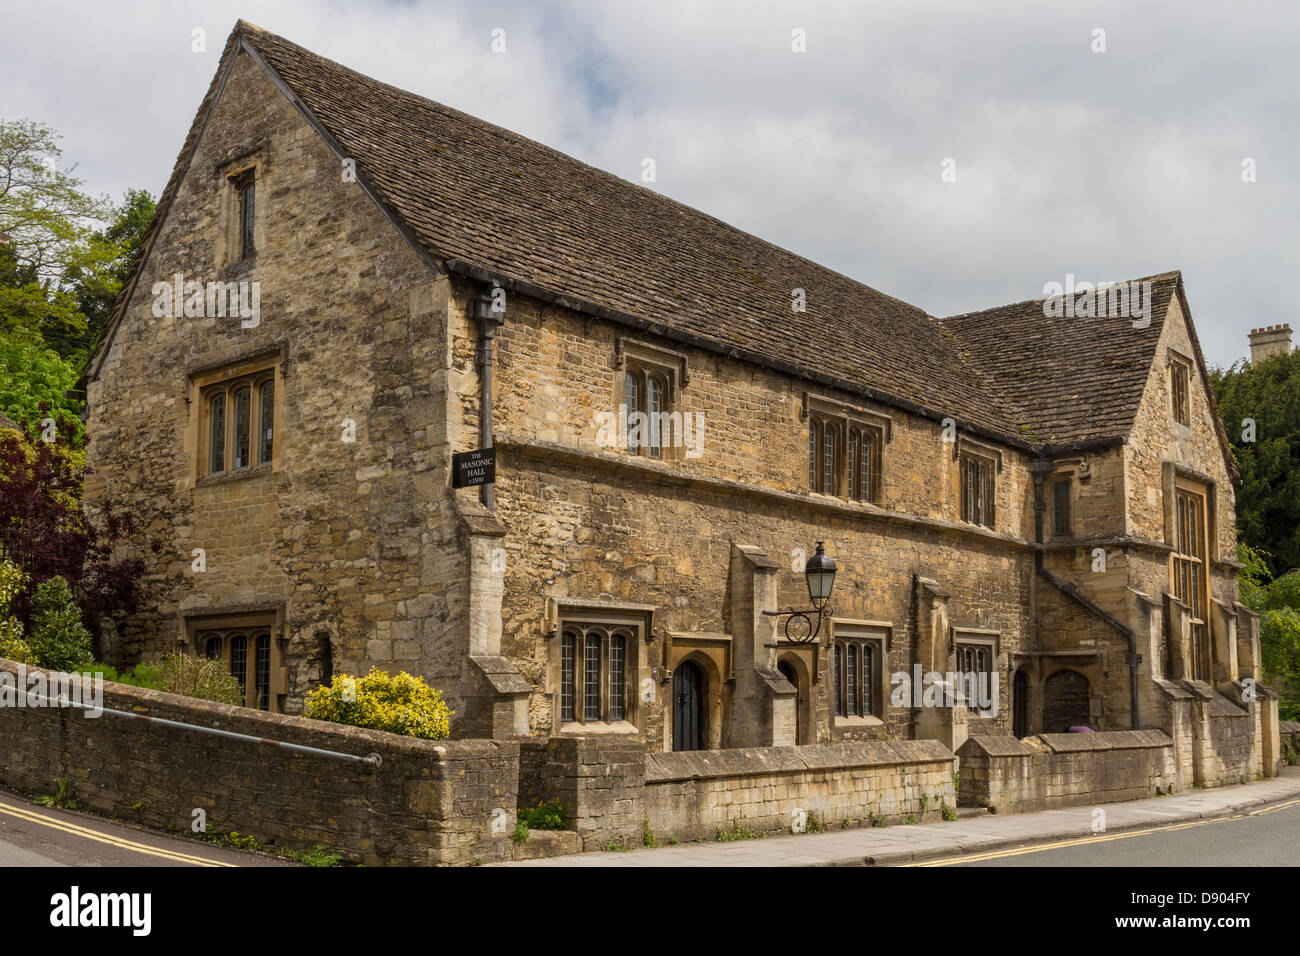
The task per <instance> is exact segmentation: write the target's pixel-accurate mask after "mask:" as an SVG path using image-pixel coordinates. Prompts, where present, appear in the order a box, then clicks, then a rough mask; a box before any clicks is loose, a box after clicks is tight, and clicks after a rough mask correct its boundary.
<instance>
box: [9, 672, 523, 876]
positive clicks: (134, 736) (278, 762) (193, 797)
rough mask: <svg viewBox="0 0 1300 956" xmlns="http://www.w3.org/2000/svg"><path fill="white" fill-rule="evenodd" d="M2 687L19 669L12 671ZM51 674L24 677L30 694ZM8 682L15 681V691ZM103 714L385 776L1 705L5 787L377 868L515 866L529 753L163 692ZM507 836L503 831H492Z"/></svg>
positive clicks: (122, 700) (109, 697)
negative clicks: (523, 769)
mask: <svg viewBox="0 0 1300 956" xmlns="http://www.w3.org/2000/svg"><path fill="white" fill-rule="evenodd" d="M0 672H4V673H0V681H5V682H7V683H9V684H10V685H13V684H14V683H16V682H17V678H18V675H19V665H17V664H15V663H14V662H12V661H8V660H3V659H0ZM38 672H39V673H40V674H49V673H50V672H48V671H39V669H38V668H31V667H28V668H25V669H24V671H23V675H24V678H25V681H26V682H27V686H28V687H30V686H32V684H31V682H32V680H33V678H35V675H36V674H37V673H38ZM5 673H7V674H9V675H13V676H12V677H9V678H6V677H5ZM103 691H104V693H103V699H102V701H101V702H100V703H101V704H102V706H104V707H107V708H112V709H115V710H122V711H127V712H130V713H136V714H143V715H148V716H150V717H159V718H164V719H168V720H175V721H181V722H184V723H191V724H199V725H202V726H205V727H214V728H218V729H221V730H229V731H234V732H236V733H241V734H249V735H252V736H254V737H258V738H269V739H272V740H282V741H287V742H290V743H295V744H303V745H306V746H310V747H318V748H321V749H324V750H332V751H338V752H342V753H347V754H353V755H356V756H360V757H364V756H366V755H367V754H370V753H377V754H379V756H380V758H381V760H382V762H381V764H380V765H379V766H378V767H371V766H369V765H366V764H357V763H352V762H345V761H342V760H338V759H334V758H329V757H324V756H318V755H314V754H303V753H297V752H294V751H291V750H286V749H284V748H281V747H273V746H269V745H267V744H258V743H252V742H248V741H242V740H231V739H226V738H222V737H216V736H212V735H209V734H203V733H199V732H197V731H193V730H183V729H179V728H175V727H169V726H166V725H162V724H156V723H148V722H145V721H141V720H133V719H130V718H127V717H119V716H113V715H111V714H107V713H105V714H102V715H101V716H99V717H89V716H88V715H87V713H86V711H84V710H80V709H76V708H71V707H66V708H60V707H33V706H28V705H27V701H26V700H24V698H25V696H26V695H22V696H20V697H19V698H18V699H17V700H16V701H14V700H11V701H8V702H6V703H8V704H10V705H8V706H0V783H3V784H4V785H5V786H7V787H11V788H14V789H17V790H23V791H27V792H31V793H53V792H54V791H55V782H54V781H55V778H66V779H67V780H68V781H69V790H70V796H71V798H72V799H73V800H75V802H76V803H77V805H78V806H79V807H81V808H84V809H90V810H96V811H98V812H100V813H104V814H108V815H111V816H116V817H120V818H123V819H126V820H131V821H133V822H138V823H141V824H143V825H146V826H150V827H156V828H158V829H164V830H176V831H181V832H191V823H192V822H193V821H194V820H195V819H196V817H197V814H196V813H195V811H196V810H202V811H203V813H204V815H205V816H206V825H207V830H208V832H209V833H214V832H224V833H229V832H232V831H236V832H238V833H240V834H241V835H251V836H252V837H254V838H255V839H256V840H257V842H258V843H259V844H262V845H264V846H268V847H277V848H279V847H284V848H291V849H306V848H310V847H312V846H315V845H317V844H320V845H323V846H325V847H327V848H328V849H329V850H331V851H333V852H335V853H339V854H340V855H341V856H342V857H343V859H345V860H348V861H353V862H359V863H365V864H367V865H371V866H374V865H382V864H407V865H416V864H418V865H429V864H468V863H474V862H477V861H480V860H481V861H484V862H486V861H489V860H498V859H510V858H511V857H512V856H513V854H514V848H513V845H512V843H511V840H510V830H509V827H512V826H513V824H514V815H515V799H516V793H517V781H518V775H519V745H518V744H517V743H511V742H502V741H490V740H447V741H432V740H417V739H415V738H410V737H401V736H398V735H396V734H389V733H383V732H380V731H375V730H366V729H362V728H358V727H349V726H344V725H341V724H330V723H324V722H321V721H316V720H308V719H306V718H302V717H291V716H286V715H282V714H269V713H264V712H262V711H259V710H251V709H249V708H245V707H232V706H230V705H228V704H218V703H213V702H210V701H203V700H195V699H193V698H189V697H180V696H177V695H175V694H167V693H163V692H161V691H155V690H146V689H142V688H137V687H129V686H126V685H124V684H110V683H105V684H104V685H103ZM494 821H495V823H496V825H495V827H494V826H493V823H494Z"/></svg>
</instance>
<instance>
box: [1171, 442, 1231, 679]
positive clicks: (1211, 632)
mask: <svg viewBox="0 0 1300 956" xmlns="http://www.w3.org/2000/svg"><path fill="white" fill-rule="evenodd" d="M1166 473H1167V478H1168V481H1169V484H1167V485H1166V488H1167V490H1168V492H1169V495H1168V498H1167V499H1166V517H1167V518H1168V519H1171V524H1170V525H1169V527H1168V533H1169V534H1170V538H1169V544H1170V546H1171V548H1172V550H1171V552H1170V555H1169V592H1170V594H1172V595H1175V596H1176V595H1177V588H1176V583H1175V582H1176V577H1177V569H1178V566H1179V564H1180V563H1185V562H1187V561H1188V559H1189V558H1192V557H1195V558H1196V563H1198V564H1200V572H1199V573H1200V580H1199V582H1198V585H1199V588H1198V589H1199V590H1200V592H1201V594H1200V598H1201V607H1192V606H1191V605H1190V604H1187V602H1186V601H1185V600H1181V601H1180V603H1182V604H1183V605H1184V606H1185V607H1186V608H1187V614H1188V617H1189V619H1191V620H1192V621H1193V622H1194V623H1193V626H1192V642H1193V644H1194V646H1193V647H1192V648H1191V653H1192V656H1191V661H1189V662H1188V663H1189V664H1190V665H1192V666H1190V667H1189V668H1188V671H1189V672H1188V676H1189V677H1191V678H1192V679H1209V678H1208V677H1205V678H1202V675H1212V674H1213V673H1214V664H1215V645H1216V640H1217V638H1218V636H1219V635H1218V634H1217V633H1216V631H1217V627H1216V624H1217V622H1216V619H1215V615H1213V614H1212V613H1211V608H1212V606H1213V601H1214V594H1213V590H1212V588H1213V580H1212V577H1211V574H1210V565H1211V563H1212V562H1213V561H1214V560H1215V558H1216V556H1217V554H1218V529H1217V527H1216V524H1215V518H1214V505H1213V502H1214V487H1215V486H1214V483H1213V482H1212V481H1210V480H1209V479H1208V478H1207V477H1206V476H1202V475H1198V474H1196V473H1194V472H1190V471H1188V470H1186V469H1182V468H1179V467H1178V466H1176V465H1174V466H1170V467H1169V468H1166ZM1180 495H1181V496H1191V497H1193V498H1196V499H1199V504H1200V511H1201V521H1200V528H1199V530H1200V533H1201V534H1202V535H1203V538H1204V540H1203V542H1202V544H1203V548H1202V551H1203V552H1204V553H1203V554H1202V555H1199V556H1194V555H1184V554H1183V553H1182V552H1180V551H1179V550H1178V498H1179V497H1180ZM1193 573H1196V572H1195V570H1193ZM1197 624H1199V626H1200V627H1201V628H1203V629H1204V637H1203V639H1202V640H1201V641H1197V638H1196V626H1197ZM1202 658H1203V661H1202V670H1201V672H1200V673H1197V671H1196V668H1195V666H1194V662H1195V661H1197V660H1201V659H1202Z"/></svg>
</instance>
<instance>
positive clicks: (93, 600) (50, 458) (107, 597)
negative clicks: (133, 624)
mask: <svg viewBox="0 0 1300 956" xmlns="http://www.w3.org/2000/svg"><path fill="white" fill-rule="evenodd" d="M72 434H73V429H72V428H71V427H70V424H69V423H68V421H67V420H66V418H65V419H62V420H58V421H56V426H55V429H54V432H53V434H52V436H51V437H52V439H53V440H52V441H43V440H39V439H37V440H33V439H32V438H31V436H29V435H26V434H23V433H21V432H17V431H14V430H12V429H7V428H0V559H8V560H9V561H11V562H13V563H14V564H15V565H17V567H18V568H19V569H20V570H21V571H22V572H23V575H24V581H25V582H26V584H27V587H25V588H24V591H23V592H22V593H20V594H19V595H17V597H16V599H15V600H14V602H13V610H12V613H13V614H14V616H15V617H17V618H18V619H19V620H22V621H24V622H29V621H30V618H31V599H32V594H33V592H32V590H31V589H32V588H38V587H39V586H40V584H41V583H42V582H44V581H48V580H50V579H51V578H54V577H62V578H64V579H65V580H66V581H67V582H68V583H69V584H70V585H71V586H72V588H73V589H74V590H75V592H76V597H77V600H78V602H79V604H80V606H81V609H82V613H83V620H84V622H85V623H86V625H87V626H93V625H94V624H95V623H96V622H97V621H98V620H99V619H101V618H103V617H106V616H110V615H114V614H117V613H130V612H132V611H134V610H135V609H136V606H137V604H138V599H139V587H138V583H137V582H138V578H139V576H140V573H141V571H142V570H143V567H144V563H143V562H142V561H141V560H140V559H139V558H127V559H120V558H117V557H116V556H115V554H114V552H115V550H116V549H117V548H119V547H120V546H121V545H122V544H123V543H125V541H126V540H127V539H128V538H129V537H130V536H131V535H132V534H133V533H134V531H135V524H134V521H133V519H132V517H131V515H130V514H129V513H126V514H119V513H118V512H117V511H116V510H115V509H114V508H113V507H112V506H111V504H106V505H105V507H104V509H103V517H102V519H101V520H100V521H99V523H95V522H92V521H90V520H89V519H88V518H87V517H86V515H85V514H84V513H83V511H82V509H81V487H82V469H83V467H84V460H85V455H84V453H83V452H82V451H81V450H80V449H79V448H78V447H77V446H76V444H75V442H74V440H73V438H72ZM160 547H161V546H160V545H159V544H158V543H157V542H154V550H155V551H157V550H159V549H160Z"/></svg>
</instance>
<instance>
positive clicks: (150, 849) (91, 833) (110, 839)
mask: <svg viewBox="0 0 1300 956" xmlns="http://www.w3.org/2000/svg"><path fill="white" fill-rule="evenodd" d="M0 813H3V814H7V815H8V816H11V817H16V818H17V819H19V820H25V821H27V822H28V823H36V824H39V825H41V826H43V827H49V828H50V829H51V830H60V831H62V832H64V833H70V834H72V835H73V836H78V837H82V838H84V839H87V840H94V841H95V842H96V843H105V844H107V845H109V846H114V847H117V848H118V849H121V850H130V851H131V852H132V853H143V854H145V855H147V856H156V857H161V858H162V859H164V860H171V861H173V862H177V863H190V864H193V865H194V866H235V865H236V864H234V863H224V862H222V861H220V860H208V859H204V858H203V857H201V856H194V855H192V854H189V853H180V852H178V851H176V850H164V849H161V848H159V847H156V846H148V845H146V844H144V843H137V842H135V841H134V840H127V839H125V838H124V837H116V836H109V835H108V834H106V833H100V832H99V831H98V830H92V829H90V828H89V827H83V826H78V825H77V824H75V823H72V822H71V821H69V820H63V819H59V818H56V817H47V816H45V815H44V814H41V813H37V812H36V811H35V810H28V809H26V808H19V807H14V806H10V805H9V804H7V803H0Z"/></svg>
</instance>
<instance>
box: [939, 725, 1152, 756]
mask: <svg viewBox="0 0 1300 956" xmlns="http://www.w3.org/2000/svg"><path fill="white" fill-rule="evenodd" d="M1173 745H1174V742H1173V739H1172V738H1170V737H1169V736H1168V735H1167V734H1166V733H1165V732H1164V731H1162V730H1111V731H1103V732H1101V733H1094V734H1036V735H1035V736H1033V737H1025V738H1024V739H1023V740H1017V739H1016V738H1015V737H1004V736H993V735H987V734H977V735H974V736H971V737H967V738H966V742H965V743H964V744H962V745H961V747H960V748H958V750H957V753H958V754H960V755H961V756H963V757H978V756H986V757H1032V756H1033V755H1034V754H1037V753H1081V752H1085V751H1097V750H1143V749H1147V748H1150V747H1172V746H1173Z"/></svg>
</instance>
